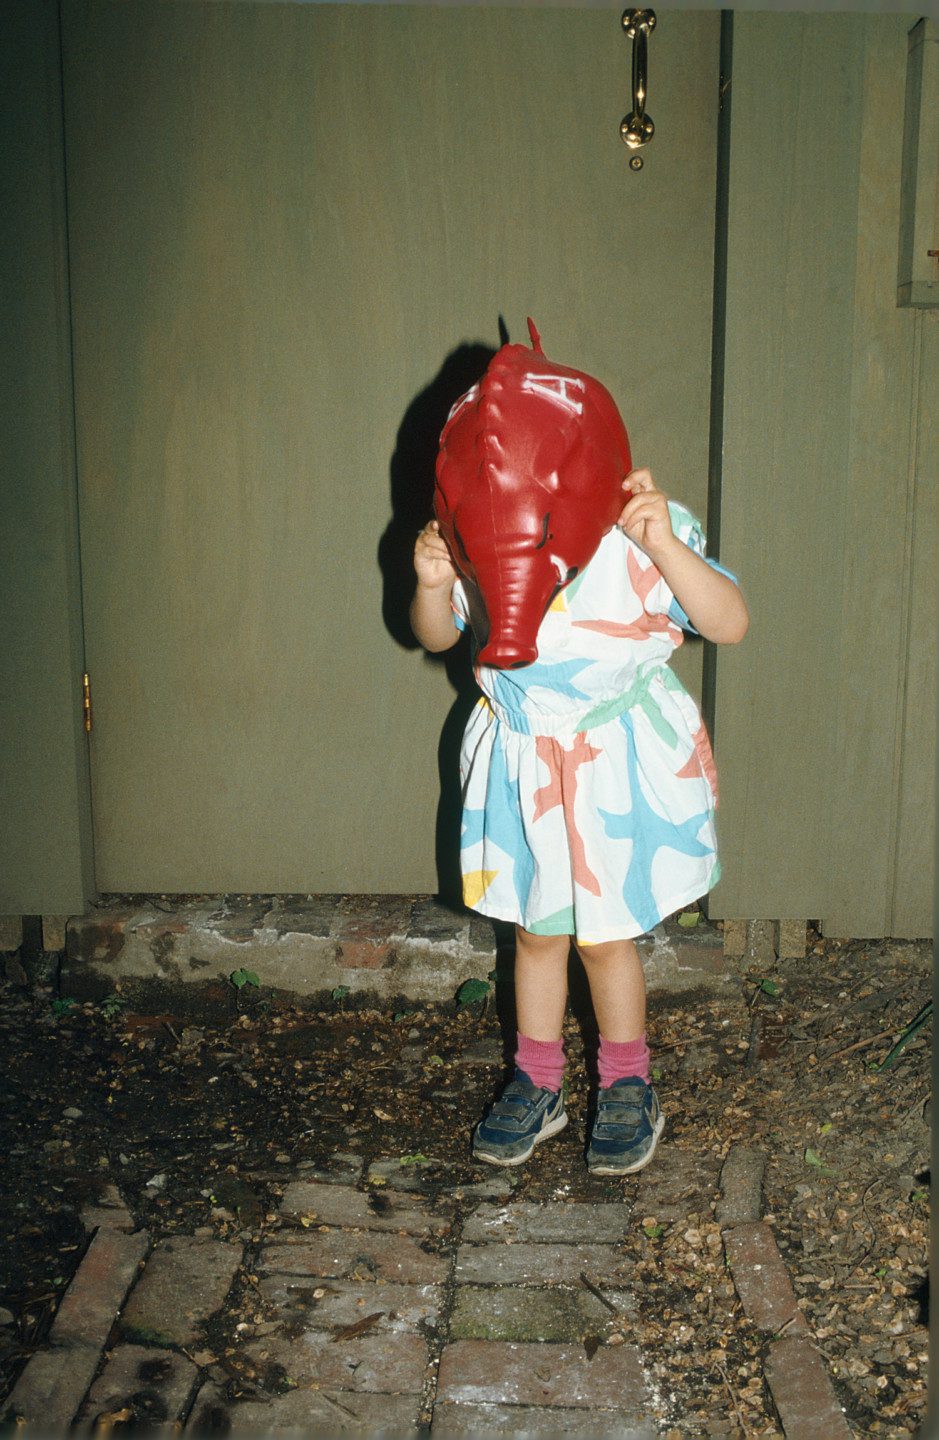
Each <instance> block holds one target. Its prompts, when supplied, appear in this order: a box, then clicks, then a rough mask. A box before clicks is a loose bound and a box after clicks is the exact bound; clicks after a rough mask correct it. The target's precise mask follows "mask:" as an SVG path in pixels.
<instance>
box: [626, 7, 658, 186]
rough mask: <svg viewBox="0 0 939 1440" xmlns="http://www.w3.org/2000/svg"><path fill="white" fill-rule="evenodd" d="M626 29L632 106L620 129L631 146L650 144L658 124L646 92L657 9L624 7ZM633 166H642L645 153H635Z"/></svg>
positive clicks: (633, 148)
mask: <svg viewBox="0 0 939 1440" xmlns="http://www.w3.org/2000/svg"><path fill="white" fill-rule="evenodd" d="M623 29H624V31H625V32H626V39H627V40H631V41H632V42H633V108H632V109H631V110H630V112H629V114H628V115H627V116H625V118H624V119H623V121H622V123H621V124H620V127H619V133H620V135H621V136H622V137H623V141H624V142H625V144H626V145H628V146H629V148H630V150H638V149H639V147H640V146H641V145H648V143H649V141H650V140H651V139H652V136H653V135H654V134H655V126H654V125H653V123H652V120H651V118H650V117H649V116H648V115H647V114H646V95H647V93H648V81H649V35H650V33H651V31H653V30H654V29H655V11H654V10H624V11H623ZM629 166H630V169H631V170H641V169H642V156H641V155H633V156H632V158H631V159H630V162H629Z"/></svg>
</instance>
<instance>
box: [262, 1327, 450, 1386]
mask: <svg viewBox="0 0 939 1440" xmlns="http://www.w3.org/2000/svg"><path fill="white" fill-rule="evenodd" d="M262 1352H263V1358H262ZM243 1353H244V1354H245V1356H246V1357H247V1358H248V1359H251V1360H254V1362H255V1363H256V1364H258V1365H270V1364H274V1365H279V1366H282V1367H283V1370H284V1373H285V1374H286V1375H287V1377H288V1378H289V1379H291V1380H293V1381H295V1383H296V1384H297V1385H309V1384H311V1383H313V1382H315V1383H316V1384H317V1385H318V1386H319V1387H320V1388H321V1389H322V1388H326V1389H329V1390H332V1389H335V1390H368V1391H371V1392H372V1393H373V1394H374V1393H375V1392H378V1393H380V1394H382V1395H414V1394H418V1393H419V1392H420V1391H421V1389H422V1388H423V1385H424V1379H425V1374H426V1370H427V1361H428V1354H427V1343H426V1341H425V1340H424V1339H423V1338H422V1337H421V1336H419V1335H363V1336H361V1337H360V1338H358V1339H356V1340H340V1341H338V1342H337V1341H334V1340H333V1339H332V1338H331V1337H329V1336H326V1335H324V1334H323V1333H322V1332H321V1331H319V1330H307V1331H305V1332H304V1333H303V1334H302V1335H298V1336H297V1337H296V1338H294V1339H288V1338H287V1337H286V1336H282V1335H269V1336H267V1337H266V1338H265V1339H264V1341H263V1342H258V1343H257V1344H254V1345H248V1346H246V1347H245V1350H244V1352H243Z"/></svg>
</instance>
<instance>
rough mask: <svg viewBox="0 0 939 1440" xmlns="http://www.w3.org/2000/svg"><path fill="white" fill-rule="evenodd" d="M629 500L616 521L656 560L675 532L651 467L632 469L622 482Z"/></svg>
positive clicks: (666, 547)
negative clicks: (628, 494)
mask: <svg viewBox="0 0 939 1440" xmlns="http://www.w3.org/2000/svg"><path fill="white" fill-rule="evenodd" d="M623 489H624V490H626V491H629V492H630V499H629V500H627V502H626V504H625V505H624V506H623V510H622V513H621V514H620V517H619V519H618V520H617V522H616V523H617V525H619V527H620V529H621V530H622V531H623V532H624V533H625V534H626V535H628V536H629V538H630V540H635V542H636V544H637V545H641V547H642V549H643V550H644V551H645V552H646V554H647V555H648V556H649V557H650V559H652V560H655V558H656V556H657V555H659V554H662V553H664V552H667V551H668V550H669V548H670V547H671V546H672V545H673V544H674V541H675V532H674V531H673V530H672V520H671V516H670V515H669V513H668V501H667V499H666V498H665V496H664V495H663V494H662V492H661V490H657V489H656V488H655V481H654V480H653V479H652V472H651V471H650V470H632V471H630V473H629V474H628V475H627V476H626V479H625V480H624V481H623Z"/></svg>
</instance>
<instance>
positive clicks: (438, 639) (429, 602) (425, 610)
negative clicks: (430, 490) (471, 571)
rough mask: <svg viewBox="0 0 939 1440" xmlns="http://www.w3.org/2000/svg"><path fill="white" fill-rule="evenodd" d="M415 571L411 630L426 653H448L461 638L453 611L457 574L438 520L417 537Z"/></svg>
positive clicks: (432, 522)
mask: <svg viewBox="0 0 939 1440" xmlns="http://www.w3.org/2000/svg"><path fill="white" fill-rule="evenodd" d="M414 569H415V570H416V571H417V590H416V591H415V592H414V599H413V600H412V601H411V629H412V630H413V631H414V634H415V635H416V637H417V639H418V640H419V641H420V643H421V644H422V645H423V647H424V649H425V650H431V651H433V652H434V653H436V652H437V651H440V650H449V649H450V647H451V646H452V645H455V644H456V642H457V641H458V640H459V638H460V632H459V630H458V629H457V627H456V625H455V624H454V623H453V611H452V609H451V608H450V591H451V590H452V589H453V582H454V580H455V579H456V570H455V569H454V568H453V561H452V560H451V559H450V551H449V550H448V549H447V546H446V541H445V540H444V539H443V537H442V536H441V534H440V527H439V525H438V524H437V521H436V520H431V522H430V524H429V525H425V526H424V529H423V530H422V531H421V533H420V534H419V535H418V537H417V543H416V544H415V546H414Z"/></svg>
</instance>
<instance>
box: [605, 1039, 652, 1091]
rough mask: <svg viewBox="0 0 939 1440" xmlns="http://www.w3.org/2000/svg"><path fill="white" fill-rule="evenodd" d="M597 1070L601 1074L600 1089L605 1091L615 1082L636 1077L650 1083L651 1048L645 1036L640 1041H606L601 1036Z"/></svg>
mask: <svg viewBox="0 0 939 1440" xmlns="http://www.w3.org/2000/svg"><path fill="white" fill-rule="evenodd" d="M597 1069H598V1070H599V1072H600V1088H601V1089H603V1090H605V1089H606V1087H607V1086H608V1085H612V1084H613V1082H614V1080H625V1079H626V1078H627V1077H628V1076H631V1075H636V1076H638V1078H639V1079H640V1080H644V1081H645V1082H646V1084H647V1085H648V1083H649V1047H648V1045H647V1044H646V1037H645V1035H640V1036H639V1039H638V1040H626V1041H623V1042H620V1041H617V1040H604V1038H603V1036H602V1035H601V1036H600V1049H599V1051H598V1052H597Z"/></svg>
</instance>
